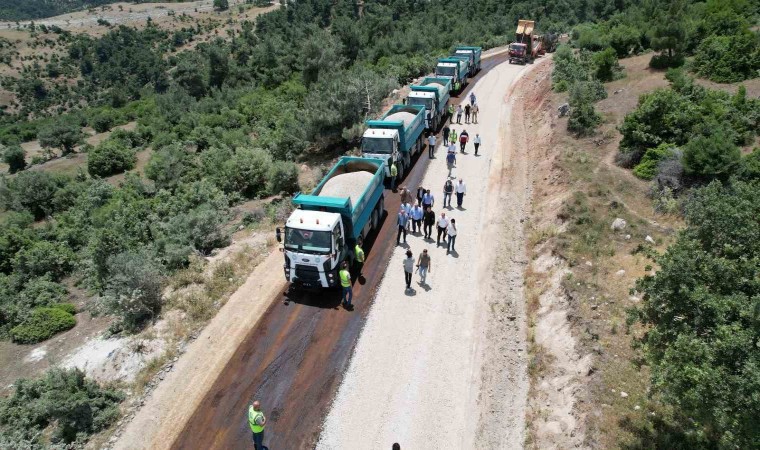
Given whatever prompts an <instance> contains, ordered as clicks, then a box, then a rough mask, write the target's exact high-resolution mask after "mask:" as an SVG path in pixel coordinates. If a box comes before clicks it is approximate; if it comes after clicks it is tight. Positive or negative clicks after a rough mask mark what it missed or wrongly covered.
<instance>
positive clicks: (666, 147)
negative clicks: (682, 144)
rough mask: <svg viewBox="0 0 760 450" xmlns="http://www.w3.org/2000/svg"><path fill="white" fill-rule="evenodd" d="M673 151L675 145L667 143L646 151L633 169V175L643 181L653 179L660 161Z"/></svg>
mask: <svg viewBox="0 0 760 450" xmlns="http://www.w3.org/2000/svg"><path fill="white" fill-rule="evenodd" d="M675 149H676V146H675V145H673V144H668V143H665V144H660V145H658V146H657V147H654V148H650V149H648V150H647V151H646V152H645V153H644V156H643V157H642V158H641V161H640V162H639V163H638V164H637V165H636V167H634V168H633V174H634V175H636V176H637V177H639V178H643V179H644V180H651V179H653V178H654V177H655V175H657V168H658V165H659V164H660V161H662V160H664V159H666V158H668V157H669V156H670V155H672V154H673V151H674V150H675Z"/></svg>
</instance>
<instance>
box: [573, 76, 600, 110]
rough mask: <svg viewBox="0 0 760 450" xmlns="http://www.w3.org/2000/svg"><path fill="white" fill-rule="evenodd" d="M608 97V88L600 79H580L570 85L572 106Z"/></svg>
mask: <svg viewBox="0 0 760 450" xmlns="http://www.w3.org/2000/svg"><path fill="white" fill-rule="evenodd" d="M605 98H607V90H605V89H604V85H603V84H602V83H601V82H600V81H599V80H592V81H578V82H576V83H574V84H573V85H572V86H571V87H570V98H569V103H570V106H575V105H580V104H582V103H594V102H596V101H599V100H603V99H605Z"/></svg>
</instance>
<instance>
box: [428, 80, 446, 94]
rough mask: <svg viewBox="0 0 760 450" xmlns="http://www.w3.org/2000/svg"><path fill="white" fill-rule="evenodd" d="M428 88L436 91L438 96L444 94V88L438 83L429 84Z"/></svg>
mask: <svg viewBox="0 0 760 450" xmlns="http://www.w3.org/2000/svg"><path fill="white" fill-rule="evenodd" d="M428 86H433V87H434V88H436V89H438V96H439V97H441V96H443V94H444V93H445V92H446V87H445V86H444V85H442V84H440V83H430V84H429V85H428Z"/></svg>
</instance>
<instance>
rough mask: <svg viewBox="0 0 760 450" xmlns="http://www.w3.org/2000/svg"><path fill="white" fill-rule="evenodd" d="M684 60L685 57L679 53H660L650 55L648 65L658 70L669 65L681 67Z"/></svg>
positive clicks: (669, 66)
mask: <svg viewBox="0 0 760 450" xmlns="http://www.w3.org/2000/svg"><path fill="white" fill-rule="evenodd" d="M685 61H686V59H685V58H684V56H683V54H681V53H676V54H675V55H673V56H669V55H667V54H666V53H662V54H656V55H652V59H650V60H649V67H651V68H652V69H658V70H662V69H668V68H671V67H681V66H683V64H684V62H685Z"/></svg>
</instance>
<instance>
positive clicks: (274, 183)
mask: <svg viewBox="0 0 760 450" xmlns="http://www.w3.org/2000/svg"><path fill="white" fill-rule="evenodd" d="M268 178H269V180H268V181H267V191H268V192H269V193H270V194H281V193H285V194H294V193H296V192H298V190H299V185H298V166H296V164H295V163H293V162H290V161H275V162H274V163H273V164H272V167H271V168H270V169H269V174H268Z"/></svg>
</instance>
